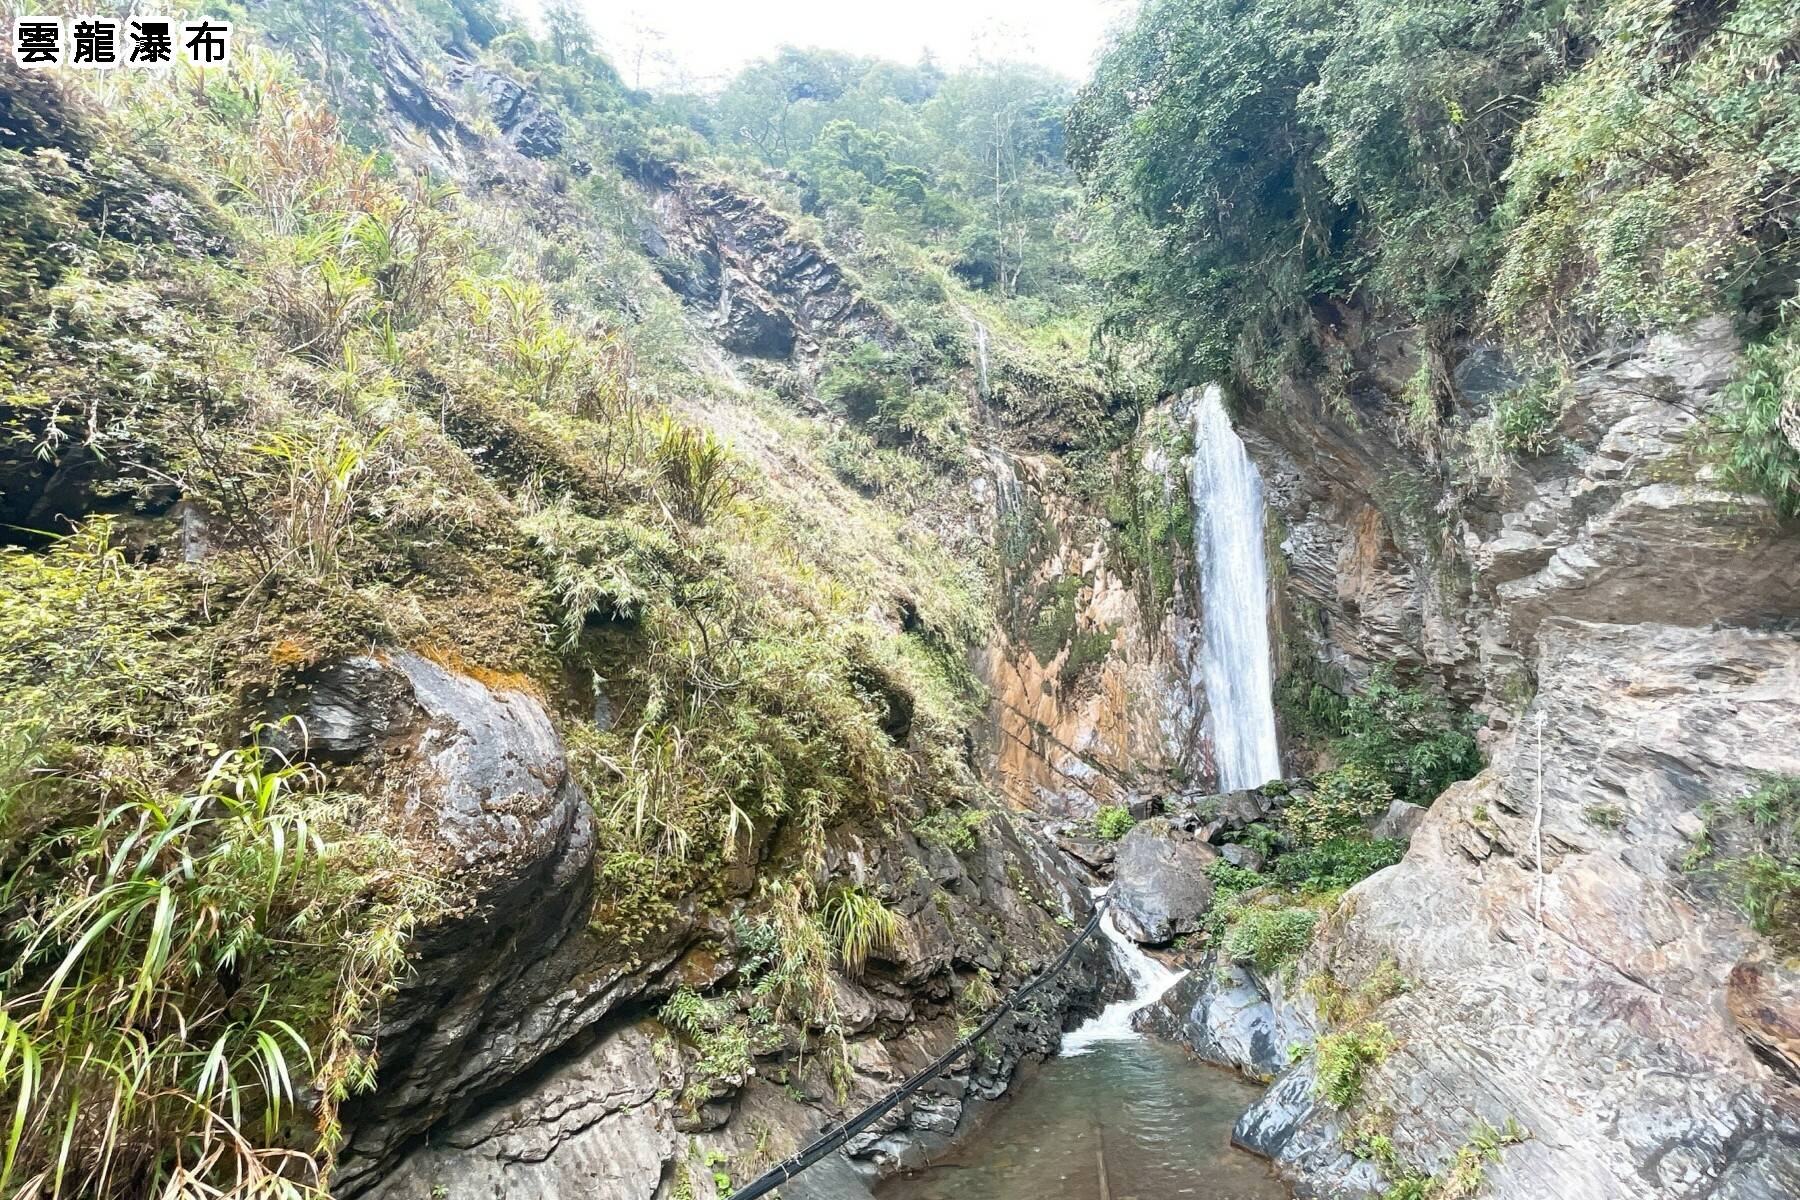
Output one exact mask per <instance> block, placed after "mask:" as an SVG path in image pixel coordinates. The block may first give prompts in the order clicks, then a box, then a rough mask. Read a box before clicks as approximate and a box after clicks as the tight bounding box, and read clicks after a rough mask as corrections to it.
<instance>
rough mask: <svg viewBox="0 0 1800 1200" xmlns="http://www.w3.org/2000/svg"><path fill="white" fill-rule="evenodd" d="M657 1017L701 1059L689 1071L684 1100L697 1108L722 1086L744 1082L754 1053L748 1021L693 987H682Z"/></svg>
mask: <svg viewBox="0 0 1800 1200" xmlns="http://www.w3.org/2000/svg"><path fill="white" fill-rule="evenodd" d="M656 1018H657V1020H659V1021H661V1022H662V1023H663V1024H664V1025H666V1026H668V1027H669V1028H670V1029H673V1030H674V1031H675V1032H677V1033H679V1034H680V1035H681V1036H682V1037H684V1038H686V1039H687V1040H688V1041H689V1042H691V1043H693V1046H694V1048H695V1050H697V1051H698V1052H699V1058H698V1059H697V1060H696V1061H695V1062H694V1064H693V1065H692V1067H691V1068H690V1070H689V1076H688V1085H687V1088H686V1089H685V1090H684V1092H683V1094H682V1097H681V1099H682V1102H683V1104H684V1105H686V1106H687V1107H688V1108H690V1109H693V1108H698V1107H699V1106H700V1105H701V1104H703V1103H705V1102H706V1101H707V1100H710V1099H712V1097H713V1096H714V1095H715V1094H716V1093H717V1092H718V1091H719V1090H721V1089H724V1088H729V1087H735V1086H736V1085H738V1084H739V1083H742V1082H743V1080H744V1077H745V1076H746V1075H747V1074H749V1072H750V1062H751V1054H752V1045H751V1034H750V1029H749V1026H748V1023H747V1022H746V1021H745V1020H743V1019H740V1018H739V1017H738V1015H737V1014H736V1013H734V1012H732V1011H731V1010H730V1009H729V1008H727V1007H726V1006H724V1005H722V1004H720V1003H719V1002H717V1001H714V1000H708V999H706V998H705V997H703V996H701V995H700V994H699V993H698V992H696V991H694V990H693V989H692V988H679V989H677V990H676V991H675V992H674V994H672V995H671V996H670V997H669V998H668V999H667V1000H666V1001H664V1002H663V1006H662V1008H660V1009H658V1010H657V1014H656Z"/></svg>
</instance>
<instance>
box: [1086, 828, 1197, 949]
mask: <svg viewBox="0 0 1800 1200" xmlns="http://www.w3.org/2000/svg"><path fill="white" fill-rule="evenodd" d="M1218 857H1219V852H1218V851H1217V850H1215V849H1213V848H1212V847H1211V846H1209V845H1207V844H1206V843H1205V842H1204V841H1202V840H1201V839H1200V838H1199V837H1197V836H1195V835H1194V834H1191V833H1188V832H1186V831H1184V830H1182V829H1179V828H1178V827H1176V826H1175V825H1174V824H1173V823H1172V822H1170V821H1169V820H1167V819H1165V818H1162V817H1152V818H1151V819H1150V820H1148V821H1141V822H1139V823H1138V824H1137V825H1135V826H1133V827H1132V829H1131V832H1129V833H1127V834H1126V835H1125V837H1124V838H1123V839H1122V840H1121V841H1120V842H1119V849H1118V854H1117V856H1116V857H1115V858H1114V860H1113V877H1114V883H1113V889H1112V902H1113V915H1114V917H1115V919H1116V920H1117V921H1118V924H1119V929H1120V930H1121V931H1122V932H1123V933H1125V934H1126V935H1127V936H1129V937H1130V938H1131V939H1132V940H1134V941H1137V942H1142V943H1145V944H1147V945H1160V944H1162V943H1164V942H1169V941H1173V940H1174V939H1175V938H1177V937H1179V936H1180V935H1182V934H1184V933H1194V932H1196V931H1197V930H1199V928H1200V919H1201V918H1202V917H1204V916H1205V915H1206V912H1207V910H1208V909H1210V908H1211V907H1212V898H1213V886H1212V881H1211V880H1210V879H1208V878H1207V875H1206V868H1207V867H1208V866H1210V865H1211V864H1212V863H1214V862H1216V861H1217V860H1218Z"/></svg>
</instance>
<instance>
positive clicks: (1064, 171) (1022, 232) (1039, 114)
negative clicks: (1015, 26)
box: [689, 47, 1078, 297]
mask: <svg viewBox="0 0 1800 1200" xmlns="http://www.w3.org/2000/svg"><path fill="white" fill-rule="evenodd" d="M1069 95H1070V92H1069V87H1068V85H1067V84H1066V83H1065V82H1063V81H1061V80H1057V79H1054V78H1046V77H1045V76H1044V73H1043V72H1042V71H1041V70H1039V69H1037V68H1035V67H1031V66H1027V65H1025V64H1014V63H1004V62H993V61H984V62H983V64H982V65H980V66H977V67H974V68H972V69H969V70H965V71H961V72H958V73H956V74H953V75H945V74H944V73H943V72H941V71H939V70H938V69H937V68H935V67H932V66H930V65H924V66H919V67H904V66H900V65H898V64H896V63H891V62H880V61H876V60H870V59H863V58H854V57H851V56H849V55H844V54H837V53H833V52H830V51H823V50H801V49H795V48H792V47H789V48H784V49H783V50H781V51H780V52H779V53H778V54H776V55H775V56H774V57H773V58H770V59H764V60H761V61H758V62H756V63H752V64H751V65H750V66H748V67H746V68H745V69H744V70H742V71H741V72H739V74H738V75H737V76H736V77H735V78H734V79H732V80H731V82H730V83H729V84H727V85H726V87H725V88H724V89H723V91H722V92H721V93H720V94H719V95H718V96H717V97H715V98H712V99H710V100H706V101H698V100H696V101H692V102H691V103H692V107H693V109H694V112H693V113H692V115H691V117H690V118H689V119H690V122H691V123H692V124H693V125H694V126H695V127H696V128H701V129H704V130H706V131H708V132H715V131H716V134H717V144H718V145H719V148H720V149H721V150H722V151H724V152H726V153H729V154H735V155H739V156H742V157H744V158H746V159H748V160H749V163H750V165H752V166H755V167H765V166H775V167H780V168H782V169H783V170H784V171H786V172H788V173H789V174H790V175H791V177H792V178H793V180H794V182H795V185H796V188H797V191H798V196H797V199H798V202H799V204H800V205H801V207H802V208H803V209H804V210H805V211H807V212H811V213H818V214H820V215H822V216H824V217H825V218H827V219H828V220H829V221H831V222H833V223H844V224H849V225H851V226H853V227H859V228H860V229H862V230H863V231H865V232H867V233H873V234H875V235H877V236H886V237H895V238H898V239H902V240H904V241H906V242H911V243H913V244H918V245H929V246H933V247H941V252H940V254H939V258H940V260H941V261H942V262H943V263H944V264H945V265H947V266H948V267H949V268H950V269H951V270H952V271H954V272H955V273H956V275H957V276H958V277H960V278H961V280H962V281H963V282H965V283H967V284H968V285H969V286H970V287H972V288H976V289H979V290H983V291H992V292H994V293H996V294H998V295H1000V296H1002V297H1013V296H1020V295H1028V296H1058V297H1060V296H1064V295H1066V294H1068V293H1069V292H1070V291H1071V290H1073V289H1074V288H1075V287H1076V286H1077V285H1078V279H1077V275H1076V272H1075V270H1074V267H1073V264H1072V263H1071V261H1070V249H1069V242H1068V240H1067V239H1066V238H1064V237H1060V236H1059V232H1060V231H1059V225H1060V223H1061V220H1062V219H1063V218H1064V217H1065V216H1066V215H1067V214H1068V213H1069V212H1070V210H1071V209H1072V208H1073V205H1074V188H1073V186H1072V185H1073V180H1072V179H1071V177H1070V174H1069V170H1068V168H1067V167H1066V166H1065V165H1064V162H1063V113H1064V111H1065V110H1066V108H1067V106H1068V100H1069Z"/></svg>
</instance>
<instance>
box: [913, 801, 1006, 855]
mask: <svg viewBox="0 0 1800 1200" xmlns="http://www.w3.org/2000/svg"><path fill="white" fill-rule="evenodd" d="M990 815H991V814H990V813H988V812H986V811H985V810H983V809H978V808H965V809H952V808H943V809H939V810H938V811H936V812H933V813H929V814H927V815H926V816H924V817H921V818H920V819H919V820H918V821H916V822H914V823H913V833H915V834H917V835H918V837H919V839H920V840H921V841H923V842H926V843H928V844H930V845H933V846H938V847H940V848H942V849H945V850H948V851H950V852H951V853H952V854H970V853H973V852H974V850H975V846H976V844H977V842H978V840H979V838H980V835H981V829H982V827H983V826H984V825H986V824H987V823H988V818H989V817H990Z"/></svg>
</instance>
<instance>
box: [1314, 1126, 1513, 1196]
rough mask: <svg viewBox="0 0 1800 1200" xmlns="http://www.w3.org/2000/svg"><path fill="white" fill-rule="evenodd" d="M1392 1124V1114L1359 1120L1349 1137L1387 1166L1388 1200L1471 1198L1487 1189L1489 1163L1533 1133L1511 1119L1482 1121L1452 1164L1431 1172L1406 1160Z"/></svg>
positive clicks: (1354, 1148) (1362, 1153)
mask: <svg viewBox="0 0 1800 1200" xmlns="http://www.w3.org/2000/svg"><path fill="white" fill-rule="evenodd" d="M1391 1128H1392V1119H1391V1118H1389V1117H1386V1116H1385V1115H1383V1114H1379V1113H1370V1114H1368V1115H1366V1116H1364V1117H1363V1118H1362V1119H1361V1120H1360V1121H1358V1122H1357V1124H1356V1126H1355V1127H1354V1128H1353V1129H1352V1130H1351V1131H1350V1133H1349V1134H1348V1136H1347V1139H1346V1140H1347V1143H1348V1145H1349V1147H1350V1151H1351V1153H1353V1154H1355V1155H1356V1156H1357V1157H1358V1158H1363V1159H1368V1160H1369V1161H1371V1162H1373V1163H1375V1164H1376V1165H1377V1166H1378V1167H1380V1168H1381V1173H1382V1175H1384V1176H1385V1177H1386V1178H1387V1180H1388V1188H1387V1190H1386V1191H1385V1192H1383V1193H1382V1195H1383V1196H1384V1197H1386V1198H1387V1200H1471V1198H1472V1197H1474V1196H1477V1195H1479V1194H1480V1192H1481V1186H1482V1184H1483V1182H1485V1179H1486V1175H1487V1167H1488V1164H1489V1163H1492V1162H1496V1161H1498V1160H1499V1158H1500V1151H1501V1150H1503V1149H1505V1148H1506V1147H1507V1146H1515V1145H1517V1144H1519V1143H1520V1142H1523V1141H1524V1140H1525V1139H1526V1138H1527V1137H1528V1136H1529V1135H1528V1134H1527V1133H1526V1132H1525V1130H1523V1129H1522V1128H1520V1127H1519V1123H1518V1122H1517V1121H1515V1120H1513V1119H1512V1118H1511V1117H1508V1118H1507V1119H1506V1124H1505V1125H1504V1126H1502V1127H1501V1128H1499V1129H1496V1128H1494V1127H1493V1126H1492V1125H1489V1124H1488V1123H1487V1122H1486V1121H1478V1122H1476V1124H1475V1127H1474V1128H1473V1129H1471V1130H1470V1131H1469V1136H1468V1140H1467V1141H1466V1142H1464V1143H1463V1145H1462V1146H1460V1147H1458V1148H1457V1151H1456V1153H1455V1154H1454V1155H1452V1156H1451V1159H1450V1162H1449V1163H1448V1164H1447V1166H1446V1168H1445V1169H1444V1170H1442V1171H1439V1172H1435V1173H1433V1174H1426V1173H1425V1172H1423V1171H1420V1170H1419V1169H1417V1168H1416V1167H1413V1166H1411V1165H1409V1164H1408V1163H1406V1162H1405V1161H1404V1160H1402V1159H1401V1157H1400V1154H1399V1151H1398V1150H1396V1149H1395V1147H1394V1139H1393V1135H1392V1134H1391V1133H1390V1132H1389V1130H1390V1129H1391Z"/></svg>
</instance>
